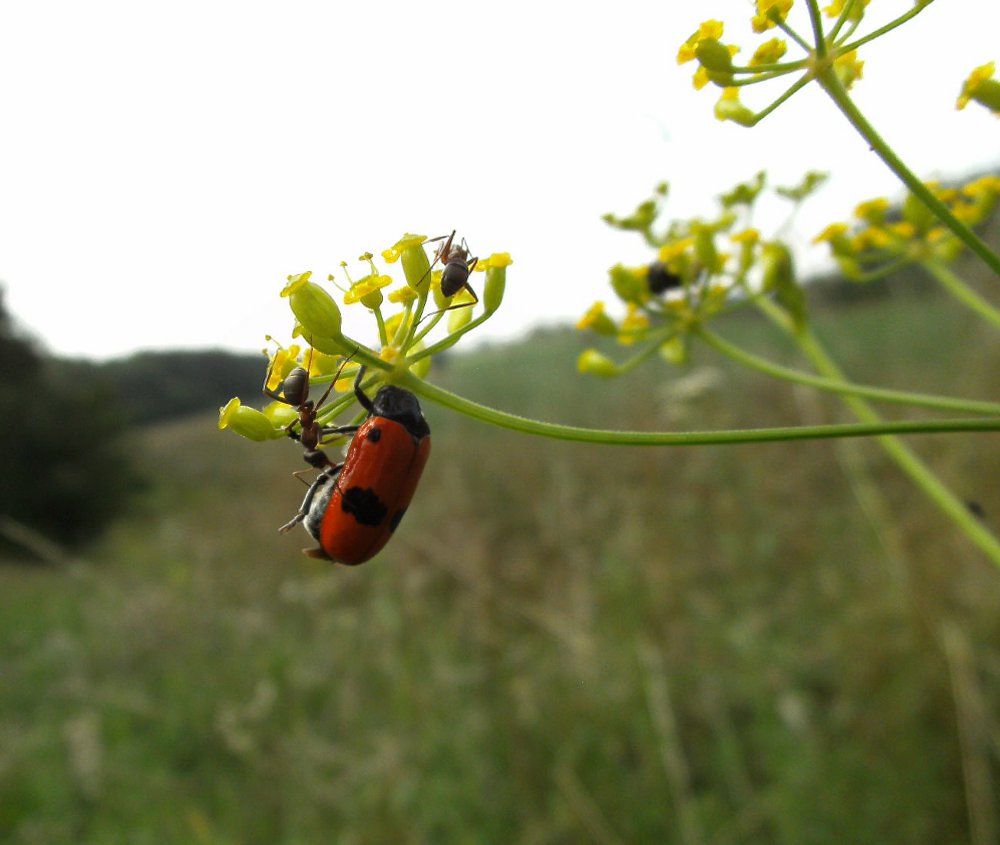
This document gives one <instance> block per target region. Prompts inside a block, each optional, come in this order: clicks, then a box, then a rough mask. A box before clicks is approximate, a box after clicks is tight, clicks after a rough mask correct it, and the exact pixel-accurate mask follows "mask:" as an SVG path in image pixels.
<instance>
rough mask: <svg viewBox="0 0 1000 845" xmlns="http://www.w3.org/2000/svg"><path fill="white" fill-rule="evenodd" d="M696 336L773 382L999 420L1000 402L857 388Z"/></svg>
mask: <svg viewBox="0 0 1000 845" xmlns="http://www.w3.org/2000/svg"><path fill="white" fill-rule="evenodd" d="M695 334H696V335H697V336H698V337H700V338H701V339H702V340H704V341H705V342H706V343H707V344H708V345H709V346H712V347H713V348H715V349H716V350H718V351H719V352H721V353H722V354H723V355H725V356H727V357H729V358H732V359H733V360H734V361H737V362H739V363H740V364H745V365H746V366H748V367H751V368H752V369H755V370H758V371H759V372H762V373H766V374H767V375H769V376H773V377H774V378H779V379H784V380H785V381H791V382H795V383H796V384H804V385H808V386H809V387H815V388H816V389H817V390H824V391H826V392H828V393H839V394H842V395H847V396H863V397H865V398H866V399H874V400H876V401H879V402H894V403H896V404H898V405H910V406H913V407H920V408H934V409H935V410H940V411H955V412H958V413H968V414H986V415H988V416H1000V402H980V401H977V400H974V399H954V398H952V397H949V396H935V395H933V394H929V393H910V392H908V391H905V390H890V389H888V388H882V387H874V386H871V385H864V384H855V383H854V382H849V381H842V380H837V379H831V378H823V377H822V376H815V375H812V374H811V373H804V372H802V371H801V370H795V369H792V368H791V367H784V366H782V365H780V364H775V363H773V362H771V361H768V360H767V359H766V358H761V357H759V356H757V355H754V354H752V353H750V352H747V351H746V350H745V349H741V348H740V347H738V346H736V345H735V344H732V343H730V342H729V341H727V340H725V339H724V338H722V337H719V335H717V334H715V333H714V332H711V331H709V330H708V329H707V328H705V327H704V326H699V327H698V328H697V329H696V330H695Z"/></svg>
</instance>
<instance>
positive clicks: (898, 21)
mask: <svg viewBox="0 0 1000 845" xmlns="http://www.w3.org/2000/svg"><path fill="white" fill-rule="evenodd" d="M932 2H933V0H932ZM928 6H930V3H925V4H924V5H922V6H918V5H916V4H914V6H913V8H912V9H909V10H908V11H906V12H904V13H903V14H901V15H900V16H899V17H898V18H895V19H894V20H891V21H889V23H887V24H886V25H885V26H880V27H879V28H878V29H876V30H873V31H872V32H869V33H868V34H867V35H865V36H863V37H861V38H859V39H858V40H857V41H853V42H851V43H850V44H845V45H844V46H843V47H841V48H840V49H839V50H838V52H840V53H849V52H850V51H851V50H857V49H858V47H861V46H862V45H864V44H867V43H868V42H869V41H874V40H875V39H876V38H881V37H882V36H883V35H885V34H886V33H887V32H891V31H892V30H894V29H895V28H896V27H897V26H902V25H903V24H904V23H906V22H907V21H908V20H910V18H915V17H916V16H917V15H919V14H920V13H921V12H922V11H923V10H924V9H926V8H927V7H928ZM856 28H857V26H856V25H855V29H856ZM852 32H853V29H852Z"/></svg>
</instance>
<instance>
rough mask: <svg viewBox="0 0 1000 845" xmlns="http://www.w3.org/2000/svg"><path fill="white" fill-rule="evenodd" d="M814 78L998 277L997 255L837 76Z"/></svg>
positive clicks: (830, 71)
mask: <svg viewBox="0 0 1000 845" xmlns="http://www.w3.org/2000/svg"><path fill="white" fill-rule="evenodd" d="M816 80H817V81H818V82H819V84H820V85H821V86H822V88H823V90H824V91H826V93H827V94H828V95H829V96H830V98H831V99H832V100H833V102H834V103H835V104H836V106H837V108H839V109H840V111H841V112H842V113H843V115H844V117H846V118H847V119H848V121H849V122H850V123H851V124H852V125H853V126H854V128H855V129H856V130H857V131H858V133H859V134H860V135H861V137H862V138H864V139H865V141H866V142H867V143H868V145H869V146H870V147H871V148H872V149H873V150H874V151H875V152H876V153H877V154H878V156H879V158H881V159H882V161H884V162H885V164H886V165H887V166H888V168H889V169H890V170H891V171H892V172H893V173H895V174H896V176H898V177H899V179H900V180H901V181H902V182H903V184H905V185H906V187H907V188H909V189H910V191H911V192H912V193H913V195H914V196H916V197H917V198H918V199H920V201H921V202H923V204H924V205H926V206H927V207H928V208H929V209H930V210H931V211H932V212H933V214H934V216H935V217H937V218H938V219H939V220H940V221H941V222H942V223H944V225H945V226H947V227H948V228H949V229H951V231H952V232H954V233H955V235H956V236H957V237H958V238H959V239H960V240H962V242H963V243H965V245H966V246H968V247H969V249H971V250H972V251H973V252H974V253H976V255H978V256H979V257H980V258H981V259H982V260H983V261H984V262H986V264H987V265H988V266H989V267H990V269H991V270H993V272H994V273H995V274H996V275H997V276H998V277H1000V255H997V254H996V253H995V252H993V250H991V249H990V248H989V247H988V246H987V245H986V244H985V243H984V242H983V241H982V240H981V239H980V238H979V237H978V236H977V235H976V233H975V232H973V231H972V230H971V229H970V228H969V227H968V226H966V225H965V224H964V223H962V221H961V220H959V219H958V218H957V217H955V215H954V214H952V213H951V211H949V210H948V206H946V205H945V204H944V203H943V202H941V200H939V199H938V198H937V197H936V196H934V194H933V193H931V191H930V190H929V189H928V188H927V186H926V185H924V183H923V182H921V181H920V180H919V179H918V178H917V177H916V175H915V174H914V173H913V172H911V171H910V169H909V168H908V167H907V166H906V165H905V164H904V163H903V161H902V159H900V158H899V157H898V156H897V155H896V154H895V153H894V152H893V150H892V147H890V146H889V145H888V144H887V143H886V142H885V140H884V139H883V138H882V136H881V135H879V134H878V132H876V131H875V128H874V127H873V126H872V125H871V124H870V123H869V122H868V121H867V119H866V118H865V116H864V115H863V114H862V113H861V110H860V109H858V107H857V106H856V105H855V104H854V101H853V100H852V99H851V97H850V95H849V94H848V93H847V91H846V90H845V89H844V86H843V85H841V84H840V80H839V79H837V75H836V74H835V73H834V71H833V69H832V68H826V69H825V70H823V71H822V72H820V73H818V74H817V76H816Z"/></svg>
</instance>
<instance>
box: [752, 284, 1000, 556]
mask: <svg viewBox="0 0 1000 845" xmlns="http://www.w3.org/2000/svg"><path fill="white" fill-rule="evenodd" d="M758 307H759V308H760V309H761V310H762V311H764V313H765V314H767V316H768V317H770V318H771V319H772V320H773V321H774V322H775V323H777V324H778V325H779V326H781V327H782V328H784V329H785V330H786V331H788V332H789V333H791V334H792V335H793V336H794V337H795V338H796V340H797V341H798V343H799V345H800V347H801V348H802V351H803V352H804V353H805V355H806V357H808V358H809V360H810V361H811V362H812V364H813V366H814V367H816V369H817V370H818V371H819V372H820V373H822V374H823V375H824V376H826V377H827V378H830V379H834V380H836V381H842V382H843V381H846V379H845V378H844V374H843V372H842V371H841V369H840V367H838V366H837V364H836V363H835V362H834V361H833V359H832V358H830V356H829V355H828V354H827V352H826V350H825V349H824V348H823V346H822V344H821V343H820V342H819V340H818V339H817V338H816V337H815V336H814V335H813V334H812V333H811V332H810V331H809V330H808V329H807V330H804V331H796V329H795V327H794V326H793V325H792V324H791V320H790V319H789V318H788V316H787V315H786V314H785V312H784V311H782V310H781V309H780V308H779V307H778V306H777V305H775V304H774V303H773V302H770V301H769V300H760V302H759V303H758ZM841 398H842V400H843V402H844V404H846V405H847V406H848V407H849V408H850V409H851V411H852V412H853V413H854V415H855V416H856V417H857V418H858V419H860V420H862V422H863V423H865V424H868V425H877V424H879V423H880V422H882V420H881V417H879V415H878V414H877V413H876V412H875V410H874V409H873V408H872V407H871V405H869V404H868V403H867V402H866V401H865V400H864V399H862V398H860V397H858V396H846V395H845V396H842V397H841ZM894 433H895V432H893V433H888V432H883V433H880V434H879V435H878V436H877V437H876V439H877V440H878V443H879V445H880V446H881V447H882V448H883V450H885V452H886V453H887V454H888V455H889V457H890V458H892V459H893V461H895V462H896V465H897V466H899V468H900V469H902V470H903V471H904V472H905V473H906V474H907V475H908V476H910V478H911V479H912V480H913V481H914V482H915V483H916V485H917V486H918V487H919V488H920V489H921V490H923V492H924V493H925V495H927V497H928V498H929V499H930V500H931V501H932V502H934V504H936V505H937V506H938V508H940V510H941V511H943V512H944V514H945V515H946V516H947V517H949V518H950V519H951V521H952V522H954V523H955V524H956V525H957V526H958V527H959V528H960V529H961V530H962V532H963V533H964V534H965V535H966V536H967V537H968V538H969V539H970V540H971V541H972V542H973V544H975V545H976V546H977V547H978V548H979V549H980V550H981V551H982V552H983V553H984V554H985V555H986V556H987V557H988V558H989V559H990V560H991V561H992V562H993V563H994V564H995V565H996V566H997V567H998V568H1000V541H998V540H997V538H996V537H995V536H994V535H993V534H992V533H991V532H990V531H988V530H987V529H986V528H985V527H984V526H983V524H982V523H981V522H980V521H979V520H978V519H977V518H976V517H975V516H974V515H973V514H972V513H971V512H970V511H969V508H968V507H967V506H966V504H965V502H963V501H962V500H961V499H959V498H958V497H957V496H956V495H955V494H954V493H952V492H951V490H949V489H948V488H947V487H946V486H945V485H944V484H942V483H941V480H940V479H939V478H938V477H937V476H936V475H935V474H934V473H933V472H932V471H931V470H930V468H929V467H928V466H927V465H926V464H925V463H924V462H923V461H922V460H920V458H919V457H917V455H915V454H914V453H913V452H912V451H910V449H909V448H907V447H906V446H905V445H904V444H903V443H902V442H901V441H900V440H899V438H898V437H895V436H893V434H894Z"/></svg>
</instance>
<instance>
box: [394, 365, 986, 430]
mask: <svg viewBox="0 0 1000 845" xmlns="http://www.w3.org/2000/svg"><path fill="white" fill-rule="evenodd" d="M397 383H398V384H399V385H401V386H402V387H405V388H407V389H408V390H411V391H412V392H413V393H416V394H417V395H419V396H422V397H423V398H425V399H429V400H431V401H432V402H437V403H438V404H439V405H443V406H444V407H446V408H451V409H452V410H453V411H457V412H458V413H460V414H464V415H465V416H467V417H471V418H472V419H475V420H479V421H480V422H484V423H489V424H490V425H496V426H500V427H501V428H509V429H511V430H513V431H519V432H521V433H522V434H534V435H538V436H540V437H551V438H554V439H556V440H568V441H573V442H577V443H597V444H603V445H609V446H706V445H724V444H736V443H770V442H775V441H778V440H820V439H828V438H838V437H872V436H876V435H886V434H938V433H942V432H954V431H962V432H968V431H1000V418H988V419H957V420H922V421H915V420H906V421H900V422H896V421H880V422H878V423H861V424H858V423H852V424H846V425H845V424H838V425H817V426H794V427H783V428H751V429H733V430H726V431H684V432H660V431H619V430H614V429H599V428H583V427H580V426H572V425H559V424H556V423H547V422H542V421H540V420H533V419H529V418H527V417H521V416H518V415H516V414H509V413H507V412H506V411H498V410H496V409H495V408H489V407H487V406H486V405H480V404H479V403H478V402H473V401H471V400H469V399H465V398H463V397H461V396H457V395H456V394H454V393H451V392H449V391H447V390H444V389H443V388H440V387H438V386H436V385H433V384H431V383H430V382H426V381H424V380H423V379H420V378H417V377H416V376H414V375H413V374H412V373H408V374H406V375H405V376H403V377H402V378H400V379H399V381H398V382H397Z"/></svg>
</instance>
